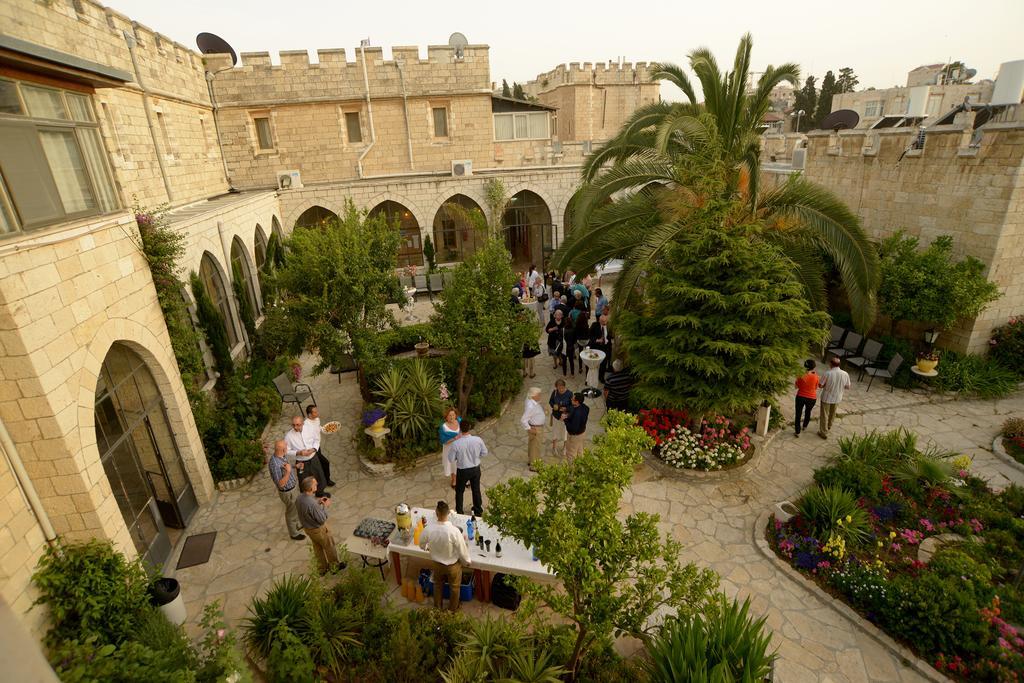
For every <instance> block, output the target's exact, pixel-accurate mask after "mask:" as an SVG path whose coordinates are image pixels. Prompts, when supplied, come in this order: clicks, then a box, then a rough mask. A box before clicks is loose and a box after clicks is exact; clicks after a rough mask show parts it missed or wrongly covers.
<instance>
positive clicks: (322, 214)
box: [295, 205, 338, 228]
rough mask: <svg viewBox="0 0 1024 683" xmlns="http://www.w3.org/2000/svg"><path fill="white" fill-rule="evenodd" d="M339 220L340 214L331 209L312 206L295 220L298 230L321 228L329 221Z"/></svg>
mask: <svg viewBox="0 0 1024 683" xmlns="http://www.w3.org/2000/svg"><path fill="white" fill-rule="evenodd" d="M336 220H338V214H336V213H334V212H333V211H331V210H330V209H325V208H324V207H322V206H315V205H314V206H311V207H309V208H308V209H306V210H305V211H303V212H302V214H301V215H299V217H298V218H297V219H295V227H296V228H319V227H320V226H322V225H323V224H324V223H326V222H327V221H336Z"/></svg>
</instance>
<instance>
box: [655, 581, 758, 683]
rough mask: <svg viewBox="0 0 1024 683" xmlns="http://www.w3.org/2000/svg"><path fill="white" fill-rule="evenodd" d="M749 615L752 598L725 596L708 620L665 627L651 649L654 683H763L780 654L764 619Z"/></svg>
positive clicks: (676, 621) (683, 621)
mask: <svg viewBox="0 0 1024 683" xmlns="http://www.w3.org/2000/svg"><path fill="white" fill-rule="evenodd" d="M749 611H750V600H749V599H747V600H744V601H743V604H742V606H741V605H739V604H738V603H737V602H736V601H735V600H731V601H727V600H725V598H724V597H723V598H722V599H721V600H720V601H719V602H718V603H717V604H716V605H715V606H714V607H712V608H711V609H709V611H708V613H707V614H706V615H697V616H694V617H692V618H690V619H674V620H671V621H669V622H668V623H666V624H665V625H664V626H662V628H661V630H660V631H659V632H658V635H657V637H655V639H654V640H653V641H652V642H651V643H650V644H649V645H648V653H649V654H650V663H649V666H648V673H649V674H650V680H651V683H710V682H712V681H714V682H715V683H718V682H725V681H763V680H764V679H765V678H766V677H767V676H768V674H769V673H771V669H772V662H773V661H774V660H775V657H776V655H775V653H774V652H769V651H768V649H769V647H770V646H771V633H768V632H766V629H765V618H764V617H761V618H760V619H758V620H756V621H755V620H754V619H752V618H751V617H750V614H749Z"/></svg>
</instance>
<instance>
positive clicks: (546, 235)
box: [501, 190, 554, 270]
mask: <svg viewBox="0 0 1024 683" xmlns="http://www.w3.org/2000/svg"><path fill="white" fill-rule="evenodd" d="M501 227H502V233H503V235H504V237H505V246H506V247H507V248H508V250H509V253H511V254H512V263H513V264H514V267H515V268H517V269H519V270H525V269H526V268H527V267H528V266H529V265H530V264H534V265H536V266H537V267H538V268H540V269H542V270H543V269H544V266H545V265H546V264H547V262H548V260H550V258H551V254H552V253H553V252H554V238H553V227H554V226H553V225H552V223H551V209H550V208H549V207H548V204H547V202H545V201H544V199H543V198H542V197H541V196H540V195H539V194H537V193H536V192H533V191H532V190H521V191H519V192H517V193H516V194H514V195H512V196H511V197H509V200H508V205H507V206H506V207H505V213H504V214H503V215H502V217H501Z"/></svg>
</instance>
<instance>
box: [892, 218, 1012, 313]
mask: <svg viewBox="0 0 1024 683" xmlns="http://www.w3.org/2000/svg"><path fill="white" fill-rule="evenodd" d="M880 251H881V255H882V262H881V271H882V282H881V285H880V287H879V290H878V295H879V310H880V311H881V312H882V313H883V314H885V315H887V316H889V318H890V319H891V325H892V328H893V329H895V327H896V323H897V322H899V321H901V320H912V321H917V322H922V323H927V324H929V325H934V326H935V327H937V328H939V329H948V328H950V327H952V326H953V325H954V324H956V322H957V321H958V320H963V319H968V320H969V319H971V318H974V317H976V316H977V315H978V314H979V313H981V312H982V311H983V310H985V307H986V306H988V305H989V304H990V303H992V302H993V301H995V300H996V299H998V298H999V297H1000V296H1001V295H1000V292H999V287H998V285H996V284H995V283H994V282H990V281H989V280H988V279H987V278H986V277H985V264H984V263H982V262H981V261H980V260H978V259H976V258H974V257H973V256H967V257H964V258H963V259H961V260H959V261H956V260H954V258H953V238H952V237H950V236H949V235H941V236H939V237H937V238H936V239H935V241H933V242H932V243H931V244H929V245H928V246H927V247H925V248H923V249H922V248H920V241H919V240H918V238H916V237H911V236H909V235H907V234H905V233H904V232H902V231H899V232H897V233H896V234H894V235H892V236H891V237H888V238H886V239H885V240H884V241H883V242H882V245H881V249H880Z"/></svg>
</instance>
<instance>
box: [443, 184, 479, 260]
mask: <svg viewBox="0 0 1024 683" xmlns="http://www.w3.org/2000/svg"><path fill="white" fill-rule="evenodd" d="M475 214H478V216H479V218H481V219H482V218H483V216H484V212H483V210H482V209H481V208H480V205H479V204H477V203H476V202H474V201H473V200H472V199H470V198H469V197H467V196H466V195H464V194H457V195H453V196H451V197H449V198H448V199H447V200H445V202H444V204H442V205H441V208H440V209H438V210H437V215H435V216H434V250H435V252H436V253H437V260H438V261H439V262H441V263H444V262H453V261H464V260H465V259H466V258H467V257H468V256H469V255H470V254H472V253H473V252H475V251H476V248H477V246H478V245H479V244H480V243H482V241H483V238H484V236H483V235H480V234H479V230H478V229H477V225H476V223H475V222H474V220H473V216H474V215H475Z"/></svg>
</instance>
